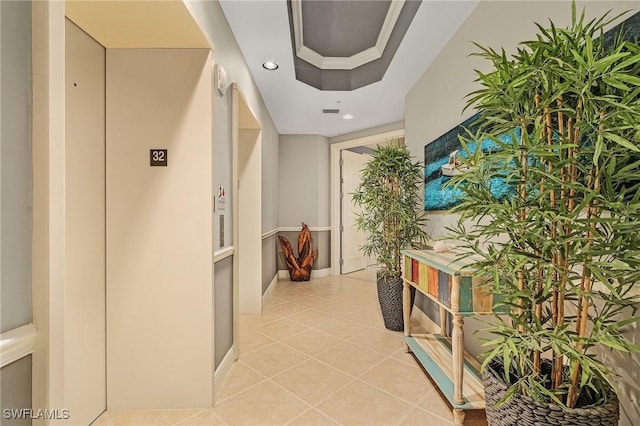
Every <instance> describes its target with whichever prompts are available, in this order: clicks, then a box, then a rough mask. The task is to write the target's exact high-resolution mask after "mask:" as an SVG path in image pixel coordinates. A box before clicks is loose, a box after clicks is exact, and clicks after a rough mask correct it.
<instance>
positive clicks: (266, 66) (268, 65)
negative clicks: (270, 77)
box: [262, 61, 278, 71]
mask: <svg viewBox="0 0 640 426" xmlns="http://www.w3.org/2000/svg"><path fill="white" fill-rule="evenodd" d="M262 68H264V69H266V70H269V71H273V70H277V69H278V64H276V63H275V62H273V61H267V62H265V63H263V64H262Z"/></svg>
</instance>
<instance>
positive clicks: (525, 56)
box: [449, 4, 640, 408]
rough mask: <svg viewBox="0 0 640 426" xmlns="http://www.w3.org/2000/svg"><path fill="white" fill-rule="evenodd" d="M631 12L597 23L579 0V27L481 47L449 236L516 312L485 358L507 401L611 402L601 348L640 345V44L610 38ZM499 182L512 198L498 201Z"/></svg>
mask: <svg viewBox="0 0 640 426" xmlns="http://www.w3.org/2000/svg"><path fill="white" fill-rule="evenodd" d="M620 16H621V15H619V16H616V17H613V18H611V17H610V16H609V13H607V14H605V15H604V16H603V17H601V18H599V19H594V20H591V21H588V22H587V21H586V20H585V17H584V11H583V12H582V14H580V15H577V14H576V9H575V4H573V5H572V23H571V25H570V26H568V27H567V28H556V26H555V25H554V24H553V23H552V22H551V23H550V26H549V27H548V28H545V27H542V26H540V25H538V29H539V33H538V35H537V39H536V40H532V41H527V42H524V43H522V44H521V45H520V47H519V48H518V50H517V52H516V53H515V54H514V55H512V56H510V57H508V56H507V54H506V53H505V52H504V50H502V51H495V50H493V49H491V48H488V47H482V46H478V47H479V49H480V52H479V53H477V55H478V56H480V57H482V58H484V59H486V60H488V61H490V62H491V64H492V65H493V70H492V71H490V72H488V73H483V72H480V71H477V82H478V83H479V85H480V88H479V89H478V90H476V91H474V92H472V93H471V94H470V95H469V98H468V104H467V108H469V107H473V108H477V109H478V111H479V112H480V119H479V120H480V122H479V123H480V124H479V128H478V131H477V132H476V133H475V134H474V135H470V137H469V138H464V139H465V140H463V141H462V142H463V146H464V147H465V150H466V157H465V158H463V159H462V161H463V162H464V163H465V164H466V165H468V166H469V167H471V169H470V171H468V172H466V173H463V174H461V175H459V176H456V177H454V178H453V179H452V180H451V181H450V183H449V184H450V185H453V186H454V187H456V188H457V189H458V190H459V191H460V200H461V203H460V204H459V205H457V206H456V207H454V208H453V209H452V212H454V213H459V214H460V221H459V222H458V224H457V225H456V226H453V227H451V229H450V232H451V234H452V236H451V237H452V238H456V239H457V240H459V241H461V242H462V243H463V244H464V246H465V247H466V248H467V250H466V253H467V254H466V255H469V254H473V256H475V257H476V259H477V261H476V262H475V265H474V266H475V267H476V268H477V270H478V274H479V275H481V276H483V278H484V279H485V280H486V282H487V285H491V286H492V287H493V290H492V291H493V292H494V293H495V294H499V295H500V300H501V301H500V302H499V303H498V305H499V306H496V308H499V309H502V310H503V311H507V312H508V314H507V315H496V316H495V320H494V321H493V322H492V323H491V324H490V325H489V326H488V331H489V332H491V333H492V338H490V339H488V341H486V342H485V345H486V346H487V347H488V351H487V353H486V354H485V356H486V358H485V360H484V364H483V367H486V366H487V364H488V363H490V362H492V361H495V360H496V359H501V360H502V362H503V366H504V376H505V377H504V379H505V380H506V383H507V384H508V385H509V386H510V387H509V390H508V392H507V395H506V397H505V398H504V400H508V399H509V397H510V396H512V395H514V394H516V393H520V394H523V395H528V396H530V397H531V398H533V399H534V400H537V401H546V402H551V403H556V404H560V405H562V406H565V407H568V408H574V407H580V406H586V405H590V404H597V403H602V402H604V399H606V391H605V389H607V388H609V389H610V387H609V386H612V383H613V382H612V378H613V377H614V375H615V372H614V371H612V369H611V367H610V366H608V365H606V364H605V363H603V362H602V361H601V360H600V359H599V358H598V356H597V353H598V351H600V350H603V349H612V350H615V351H622V352H631V351H640V347H638V346H637V345H634V344H632V343H631V342H630V341H628V340H627V339H626V338H625V336H624V334H623V333H624V331H625V328H627V327H628V326H629V325H630V324H632V323H633V322H636V321H638V320H639V318H638V317H636V316H634V315H635V309H636V307H637V304H638V302H639V299H638V294H639V292H638V283H639V281H640V232H639V228H638V223H640V77H639V75H640V47H639V46H638V45H637V44H636V43H633V42H629V41H625V40H624V38H623V37H621V36H617V37H615V38H614V40H613V41H612V43H611V46H605V44H604V37H603V32H604V31H603V29H604V27H606V26H607V25H609V24H610V23H612V22H614V21H615V20H618V19H619V18H620ZM516 129H519V130H517V131H516ZM504 135H508V137H507V138H505V137H504ZM471 136H473V137H471ZM471 139H474V140H476V141H482V140H487V139H489V140H491V141H492V142H493V144H495V146H496V149H492V150H489V151H487V152H482V150H480V149H474V148H473V147H472V146H471V142H470V141H471ZM505 140H506V141H505ZM496 181H500V182H504V184H505V185H507V186H509V187H510V188H511V193H512V194H513V195H512V196H506V197H505V196H502V197H497V196H496V195H494V193H493V192H492V190H491V189H492V188H491V187H492V185H493V183H495V182H496ZM470 224H471V225H472V226H469V225H470ZM545 360H546V361H545ZM545 363H546V364H547V365H550V372H549V373H545V368H544V364H545ZM614 388H615V387H614Z"/></svg>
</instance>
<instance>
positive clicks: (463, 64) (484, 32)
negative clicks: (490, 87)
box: [405, 1, 640, 425]
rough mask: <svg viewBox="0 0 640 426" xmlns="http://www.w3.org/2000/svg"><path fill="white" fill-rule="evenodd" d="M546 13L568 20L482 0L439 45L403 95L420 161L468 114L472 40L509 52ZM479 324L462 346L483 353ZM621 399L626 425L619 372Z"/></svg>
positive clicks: (562, 4)
mask: <svg viewBox="0 0 640 426" xmlns="http://www.w3.org/2000/svg"><path fill="white" fill-rule="evenodd" d="M583 6H586V12H587V18H595V17H598V16H601V15H602V14H603V13H604V12H606V11H607V10H610V9H612V10H613V11H614V15H615V14H616V13H617V12H621V11H623V10H628V9H636V10H637V9H638V8H640V1H582V2H580V1H579V2H577V7H578V11H580V10H581V9H582V7H583ZM548 18H551V19H552V20H553V22H554V23H555V24H556V25H557V26H565V25H567V24H568V23H569V22H570V20H571V7H570V2H569V1H556V2H539V1H482V2H480V3H479V4H478V6H477V7H476V8H475V10H474V11H473V12H472V13H471V15H470V16H469V17H468V18H467V20H466V21H465V22H464V24H463V25H462V26H461V27H460V29H459V30H458V32H457V33H456V34H455V36H454V37H453V38H452V39H451V40H450V41H449V43H448V44H447V46H446V47H445V48H444V49H443V51H442V52H441V54H440V55H439V56H438V58H437V60H436V61H435V62H434V63H433V64H432V65H431V66H430V67H429V69H428V70H427V71H426V72H425V73H424V74H423V76H422V77H421V78H420V80H419V81H418V83H416V85H415V86H414V87H413V89H412V90H411V91H410V92H409V94H408V95H407V97H406V99H405V135H406V143H407V146H408V147H409V149H410V150H411V153H412V154H413V155H414V156H415V157H416V158H417V159H418V160H420V161H424V146H425V144H427V143H429V142H430V141H432V140H434V139H435V138H437V137H438V136H440V135H442V134H443V133H445V132H447V131H448V130H450V129H452V128H453V127H455V126H456V125H457V124H459V123H460V122H461V121H463V120H464V119H466V118H468V117H470V116H471V115H473V111H471V110H468V111H466V112H465V113H464V114H463V112H462V109H463V107H464V105H465V103H466V102H465V96H466V95H467V94H468V93H470V92H471V91H473V90H475V89H476V88H477V86H476V85H475V83H474V79H475V74H474V71H473V70H474V69H479V70H483V71H487V70H488V66H489V64H486V63H484V61H482V60H480V59H479V58H475V57H469V54H470V53H472V52H475V51H477V50H476V48H475V46H474V45H473V44H472V43H471V42H472V41H474V42H477V43H479V44H481V45H484V46H490V47H492V48H494V49H500V48H501V47H504V48H505V50H506V51H507V52H513V51H514V50H515V47H516V45H517V43H519V42H521V41H525V40H529V39H532V38H533V37H534V36H535V34H536V32H537V28H536V26H535V25H534V22H538V23H540V24H542V25H546V24H547V23H548ZM429 219H430V223H429V226H428V228H429V229H428V230H429V231H430V233H431V235H432V236H434V237H438V236H441V235H444V234H445V233H446V231H445V229H444V227H445V226H446V225H447V224H449V223H452V222H454V221H455V220H456V218H455V217H453V216H452V215H446V214H443V212H432V213H430V214H429ZM480 327H482V325H481V324H479V323H478V322H476V321H474V320H472V319H469V320H465V346H466V347H467V349H468V350H470V352H472V353H474V354H477V353H479V352H482V350H483V349H482V348H481V347H480V343H479V341H478V340H477V336H474V335H473V331H474V330H476V329H478V328H480ZM636 333H637V330H636ZM639 364H640V357H638V356H637V355H636V356H634V357H633V359H632V358H631V357H627V358H625V359H624V360H621V361H619V363H618V365H617V366H616V369H617V370H618V371H619V372H621V373H624V372H625V371H638V369H639V367H638V366H639ZM620 384H621V390H622V394H623V398H622V404H623V406H622V407H621V408H622V411H623V412H622V414H621V421H620V424H621V425H631V424H633V423H634V422H635V421H636V419H637V418H638V417H639V415H640V413H639V409H638V402H637V401H638V397H639V395H640V387H639V385H638V382H637V380H636V379H633V378H630V377H628V376H627V377H623V378H622V379H621V381H620Z"/></svg>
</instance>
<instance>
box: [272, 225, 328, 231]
mask: <svg viewBox="0 0 640 426" xmlns="http://www.w3.org/2000/svg"><path fill="white" fill-rule="evenodd" d="M300 229H301V228H300V227H297V228H296V227H295V226H281V227H280V228H278V231H279V232H295V231H298V232H299V231H300ZM309 231H311V232H322V231H331V226H310V227H309Z"/></svg>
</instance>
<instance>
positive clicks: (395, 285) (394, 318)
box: [377, 277, 416, 331]
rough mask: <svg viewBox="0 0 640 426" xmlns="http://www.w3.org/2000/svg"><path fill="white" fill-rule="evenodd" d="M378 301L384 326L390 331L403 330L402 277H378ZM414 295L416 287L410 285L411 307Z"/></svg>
mask: <svg viewBox="0 0 640 426" xmlns="http://www.w3.org/2000/svg"><path fill="white" fill-rule="evenodd" d="M377 285H378V302H380V309H381V310H382V318H383V319H384V326H385V327H386V328H387V329H389V330H392V331H403V330H404V320H403V318H402V289H403V286H404V284H403V282H402V278H400V277H397V278H378V281H377ZM415 297H416V289H415V288H414V287H411V307H412V308H413V301H414V300H415Z"/></svg>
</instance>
